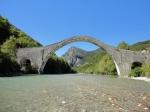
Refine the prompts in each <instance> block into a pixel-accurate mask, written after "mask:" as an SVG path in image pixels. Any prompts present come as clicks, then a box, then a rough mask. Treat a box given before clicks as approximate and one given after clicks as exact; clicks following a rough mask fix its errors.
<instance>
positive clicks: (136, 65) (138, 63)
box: [131, 62, 142, 69]
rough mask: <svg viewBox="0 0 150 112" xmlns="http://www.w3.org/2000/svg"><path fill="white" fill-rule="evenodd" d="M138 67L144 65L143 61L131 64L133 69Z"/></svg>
mask: <svg viewBox="0 0 150 112" xmlns="http://www.w3.org/2000/svg"><path fill="white" fill-rule="evenodd" d="M137 67H142V63H141V62H133V63H132V66H131V69H135V68H137Z"/></svg>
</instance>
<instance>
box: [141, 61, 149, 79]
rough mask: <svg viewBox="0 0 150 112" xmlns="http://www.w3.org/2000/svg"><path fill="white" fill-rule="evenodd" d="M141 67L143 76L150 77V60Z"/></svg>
mask: <svg viewBox="0 0 150 112" xmlns="http://www.w3.org/2000/svg"><path fill="white" fill-rule="evenodd" d="M141 69H142V72H143V74H144V75H145V76H147V77H150V60H149V61H148V62H147V63H145V64H144V65H143V66H142V68H141Z"/></svg>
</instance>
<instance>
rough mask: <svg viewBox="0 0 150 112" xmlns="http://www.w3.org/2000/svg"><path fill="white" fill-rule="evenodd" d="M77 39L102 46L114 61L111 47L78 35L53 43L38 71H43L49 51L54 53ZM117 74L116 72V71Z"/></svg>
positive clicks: (49, 54)
mask: <svg viewBox="0 0 150 112" xmlns="http://www.w3.org/2000/svg"><path fill="white" fill-rule="evenodd" d="M78 41H81V42H88V43H91V44H94V45H96V46H97V47H99V48H102V49H103V50H104V51H106V52H107V53H108V54H109V55H110V56H111V59H112V60H113V63H114V62H115V61H114V59H113V57H112V55H111V53H110V52H109V51H110V50H111V49H113V48H111V47H110V46H107V45H106V44H104V43H102V42H100V41H98V40H96V39H94V38H89V37H88V38H86V37H83V38H82V37H79V38H74V37H73V38H69V39H66V40H64V41H61V42H58V43H55V44H54V46H53V49H51V50H50V51H49V53H48V54H47V56H46V58H45V59H44V61H43V63H42V66H41V68H40V71H41V72H42V73H43V70H44V68H45V65H46V64H47V61H48V59H49V57H50V56H51V53H54V52H56V51H57V50H59V49H60V48H62V47H64V46H66V45H68V44H70V43H74V42H78ZM114 65H115V68H116V64H115V63H114ZM117 72H118V71H117ZM117 74H118V73H117Z"/></svg>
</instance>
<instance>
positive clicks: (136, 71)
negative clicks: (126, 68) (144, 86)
mask: <svg viewBox="0 0 150 112" xmlns="http://www.w3.org/2000/svg"><path fill="white" fill-rule="evenodd" d="M142 74H143V72H142V69H141V67H136V68H134V69H132V70H131V72H130V73H129V77H140V76H142Z"/></svg>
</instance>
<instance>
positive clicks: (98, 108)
mask: <svg viewBox="0 0 150 112" xmlns="http://www.w3.org/2000/svg"><path fill="white" fill-rule="evenodd" d="M0 112H150V82H145V81H139V80H133V79H127V78H115V77H109V76H96V75H94V76H93V75H85V74H82V75H81V74H65V75H33V76H18V77H5V78H0Z"/></svg>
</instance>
